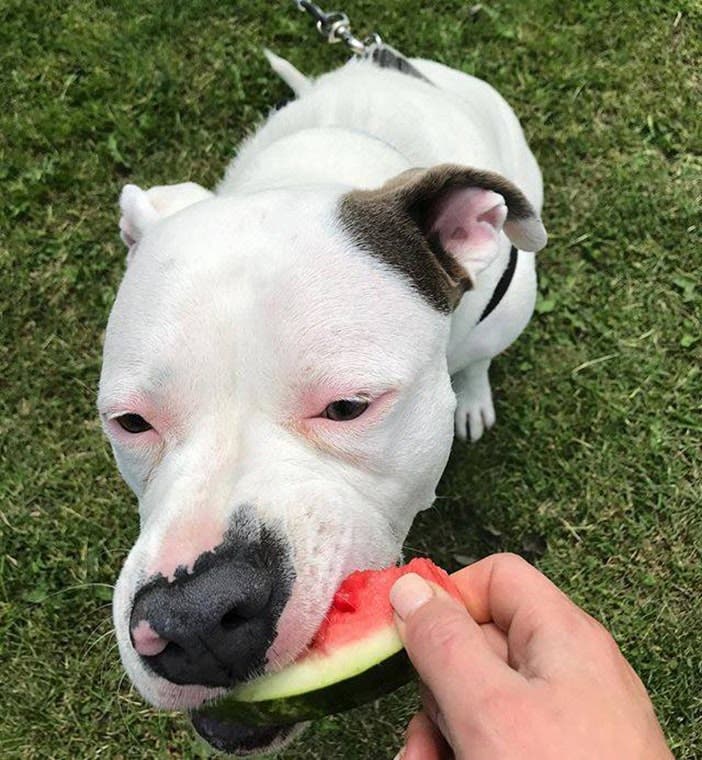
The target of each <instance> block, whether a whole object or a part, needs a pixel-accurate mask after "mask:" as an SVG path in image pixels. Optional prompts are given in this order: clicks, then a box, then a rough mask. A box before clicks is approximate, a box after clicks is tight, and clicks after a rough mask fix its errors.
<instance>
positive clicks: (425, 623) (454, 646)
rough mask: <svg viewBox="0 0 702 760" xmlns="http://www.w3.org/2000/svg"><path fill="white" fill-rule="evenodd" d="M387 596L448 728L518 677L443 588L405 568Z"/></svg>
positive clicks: (417, 667)
mask: <svg viewBox="0 0 702 760" xmlns="http://www.w3.org/2000/svg"><path fill="white" fill-rule="evenodd" d="M390 602H391V604H392V606H393V608H394V610H395V623H396V625H397V628H398V631H399V633H400V637H401V638H402V641H403V643H404V645H405V649H406V650H407V654H408V655H409V657H410V660H412V664H413V665H414V667H415V669H416V670H417V672H418V673H419V676H420V678H421V679H422V681H423V682H424V683H425V684H426V685H427V687H428V688H429V690H430V691H431V693H432V694H433V696H434V698H435V700H436V702H437V706H438V708H439V711H440V712H441V714H442V717H443V719H444V721H445V724H446V727H447V728H448V729H449V731H450V729H451V725H452V724H453V725H456V722H458V723H462V722H465V719H466V716H467V715H470V714H472V712H473V710H474V709H475V708H476V707H477V706H479V704H480V702H481V699H482V698H483V696H484V695H485V694H488V693H493V692H494V690H495V689H496V688H500V687H504V688H507V689H509V688H513V687H515V686H517V685H521V684H522V683H523V681H524V679H523V678H522V677H521V676H520V675H519V674H518V673H516V672H515V671H513V670H512V669H511V668H510V667H509V666H508V665H507V664H506V663H505V662H504V661H503V660H502V659H501V658H500V657H499V656H498V655H497V654H496V653H495V651H494V650H493V649H492V648H491V646H490V645H489V644H488V642H487V640H486V638H485V635H484V633H483V632H482V630H481V629H480V626H479V625H478V624H477V623H476V622H475V621H474V620H473V618H471V616H470V615H469V614H468V612H467V610H466V609H465V607H463V606H461V604H460V603H459V602H457V601H456V600H455V599H452V598H451V597H450V596H449V595H448V594H447V593H446V592H445V591H443V589H441V588H439V587H437V586H433V585H430V584H429V583H427V581H425V580H424V579H423V578H421V577H420V576H418V575H416V574H415V573H408V574H407V575H403V576H402V577H401V578H399V579H398V580H397V581H396V582H395V585H394V586H393V587H392V589H391V590H390Z"/></svg>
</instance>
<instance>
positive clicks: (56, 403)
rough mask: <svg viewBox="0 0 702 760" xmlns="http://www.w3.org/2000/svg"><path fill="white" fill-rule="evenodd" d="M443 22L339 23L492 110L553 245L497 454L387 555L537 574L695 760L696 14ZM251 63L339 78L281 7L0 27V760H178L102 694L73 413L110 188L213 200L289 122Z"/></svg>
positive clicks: (105, 304) (419, 8)
mask: <svg viewBox="0 0 702 760" xmlns="http://www.w3.org/2000/svg"><path fill="white" fill-rule="evenodd" d="M341 5H343V4H341ZM239 6H242V7H241V9H240V8H239ZM468 8H469V4H467V3H464V2H459V0H445V1H444V2H441V3H439V4H434V3H431V4H430V3H419V2H415V1H414V0H411V1H410V2H399V0H388V2H385V3H376V2H369V1H368V0H363V1H360V0H353V1H351V0H349V1H348V2H347V3H346V5H345V8H344V9H345V10H347V11H348V12H349V14H350V15H351V17H352V19H354V20H355V21H356V28H357V30H358V31H359V33H361V32H365V31H369V30H370V28H371V27H374V28H377V29H378V30H379V31H380V32H381V33H383V34H384V35H385V36H386V38H387V39H388V40H389V41H391V42H392V43H393V44H395V45H396V46H397V47H399V48H400V49H402V50H404V51H406V52H407V53H411V54H418V55H424V56H428V57H433V58H436V59H438V60H441V61H443V62H445V63H447V64H450V65H452V66H455V67H458V68H461V69H463V70H465V71H468V72H470V73H474V74H477V75H478V76H481V77H483V78H485V79H487V80H489V81H490V82H492V83H493V84H495V85H496V86H497V87H498V89H500V90H501V91H502V92H503V93H504V95H505V96H506V97H507V99H508V100H509V101H510V102H511V103H512V104H513V105H514V107H515V108H516V110H517V112H518V114H519V115H520V117H521V118H522V120H523V123H524V125H525V129H526V131H527V133H528V136H529V138H530V141H531V144H532V146H533V149H534V151H535V153H536V155H537V157H538V158H539V160H540V162H541V165H542V167H543V170H544V176H545V185H546V208H545V219H546V222H547V227H548V228H549V231H550V233H551V243H550V245H549V247H548V248H547V249H546V250H545V251H544V252H543V253H542V254H541V258H540V262H541V270H540V271H541V284H540V290H541V293H540V299H539V304H538V308H537V313H536V315H535V317H534V320H533V322H532V324H531V326H530V328H529V329H528V330H527V332H526V333H525V334H524V336H523V337H522V338H521V339H520V341H519V342H518V343H517V344H516V345H515V346H514V347H513V348H512V349H511V350H510V351H509V352H508V354H507V355H505V356H504V357H503V358H502V359H500V360H499V361H498V362H497V363H496V365H495V367H494V372H493V380H494V382H493V385H494V387H495V388H496V396H497V409H498V419H499V422H498V426H497V428H496V429H495V430H494V431H493V432H491V433H490V434H489V435H488V436H487V437H486V438H485V439H484V440H483V441H481V442H480V444H479V445H477V446H475V447H472V448H471V447H466V446H462V445H457V446H456V449H455V451H454V454H453V456H452V459H451V462H450V464H449V467H448V469H447V471H446V474H445V476H444V478H443V481H442V484H441V486H440V489H439V493H440V498H439V501H438V503H437V507H436V508H435V509H434V510H432V511H431V512H429V513H423V514H422V515H421V516H420V518H419V519H418V521H417V523H416V525H415V528H414V529H413V531H412V533H411V535H410V538H409V540H408V545H409V547H411V549H412V550H416V551H422V552H429V553H430V554H431V555H432V556H433V557H435V558H436V559H437V560H438V561H439V562H442V563H444V564H445V565H446V566H447V567H449V568H455V567H457V566H458V565H459V564H460V563H461V562H465V561H467V558H471V557H478V556H481V555H484V554H487V553H489V552H491V551H494V550H496V549H503V548H504V549H513V550H516V551H521V552H522V553H525V554H527V555H528V556H529V557H530V558H532V559H534V560H536V561H537V563H538V565H539V567H541V568H542V569H543V570H544V571H546V572H547V573H548V574H549V575H550V576H551V577H552V578H553V579H554V580H555V581H556V582H557V583H559V584H560V585H561V586H562V587H563V588H564V589H565V590H566V591H567V592H568V593H570V594H571V595H572V596H573V597H574V598H575V599H576V600H577V601H578V602H579V603H581V604H582V605H583V606H584V607H585V608H586V609H587V610H589V611H590V612H592V613H593V614H594V615H596V616H597V617H599V618H600V619H601V620H602V621H603V622H604V623H605V624H606V625H608V626H609V627H610V628H611V629H612V630H613V632H614V634H615V635H616V637H617V639H618V641H619V642H620V644H621V646H622V647H623V649H624V652H625V653H626V655H627V656H628V657H629V658H630V660H631V661H632V663H633V664H634V666H635V667H636V669H637V670H638V672H639V673H640V674H641V676H642V678H643V680H644V682H645V683H646V685H647V686H648V688H649V689H650V691H651V694H652V696H653V699H654V701H655V704H656V708H657V710H658V714H659V716H660V718H661V721H662V722H663V725H664V727H665V731H666V733H667V735H668V737H669V739H670V742H671V744H672V746H673V747H674V749H675V752H676V755H677V757H678V758H687V759H689V760H692V759H693V758H699V757H702V721H701V720H700V718H701V715H702V709H701V707H702V705H701V697H700V685H701V684H702V666H701V664H700V663H701V662H702V656H701V655H702V634H701V633H700V631H701V630H702V612H701V610H702V605H700V602H699V599H700V593H701V592H702V569H701V567H702V556H700V555H701V553H702V550H701V547H702V510H701V509H700V503H701V502H702V455H701V451H702V443H701V442H702V415H701V414H700V411H702V409H701V397H702V376H701V374H700V368H701V366H702V361H701V360H702V341H701V339H700V336H701V335H702V325H701V324H700V321H701V312H702V292H701V290H700V284H699V283H700V259H699V254H700V228H699V208H700V201H701V196H702V185H701V182H700V177H701V176H702V157H701V153H702V130H701V129H700V114H699V102H700V92H701V91H702V80H701V78H700V60H702V44H701V43H700V40H701V39H702V11H701V10H700V6H699V5H698V4H697V3H695V2H692V0H681V1H680V2H679V3H677V4H675V5H673V6H671V5H670V4H669V3H664V2H662V1H661V0H658V1H656V0H637V1H635V2H633V1H632V2H627V3H624V2H620V3H609V2H605V1H604V0H593V1H592V2H589V3H570V4H568V3H566V4H564V3H562V2H555V1H553V0H547V2H543V1H542V0H520V2H516V1H514V2H506V1H504V0H503V1H502V2H500V1H498V2H495V3H485V4H484V8H483V10H482V11H480V12H479V13H478V14H477V15H476V16H474V17H472V16H471V15H470V14H469V12H468ZM264 45H265V46H269V47H271V48H273V49H274V50H276V51H278V52H280V53H281V54H282V55H285V56H287V57H289V58H290V59H292V61H293V62H294V63H296V64H297V65H299V66H300V67H301V68H302V69H303V70H305V71H307V72H310V73H320V72H322V71H324V70H326V69H328V68H330V67H332V66H334V65H336V64H338V63H340V62H341V61H342V60H343V58H344V55H343V53H342V51H341V50H340V49H339V48H332V47H326V46H324V45H322V44H320V43H319V42H318V40H317V37H316V35H315V34H314V33H313V31H312V29H311V27H310V24H309V23H308V21H307V19H306V18H305V17H304V16H302V15H301V14H298V13H297V12H295V10H294V8H293V6H292V3H291V2H287V1H284V0H281V2H279V3H264V2H261V1H260V0H259V2H253V3H231V2H214V1H213V2H202V1H197V2H189V3H172V2H165V0H153V1H152V2H148V3H146V2H140V3H128V2H111V3H107V2H100V1H98V0H94V1H93V2H90V1H89V0H76V2H73V3H70V2H58V1H57V2H52V3H38V2H27V1H26V0H5V2H4V3H3V4H2V5H0V92H2V109H0V180H1V181H2V193H1V194H0V209H1V212H0V278H1V279H0V662H2V677H3V687H2V693H1V696H0V715H2V720H1V721H0V755H2V757H3V758H97V757H102V758H176V757H183V756H186V757H199V756H200V755H201V754H203V750H202V749H201V746H200V744H199V743H198V742H197V741H196V740H195V739H194V738H193V736H192V734H191V732H190V730H189V729H188V728H187V726H186V723H185V721H184V720H182V719H180V718H178V717H175V716H171V715H158V714H156V713H155V712H154V711H152V710H150V709H148V708H147V707H146V706H144V705H143V703H142V702H141V701H140V699H139V698H138V696H137V695H135V694H134V693H133V692H132V691H131V690H130V688H129V686H128V684H127V683H126V682H125V680H124V679H123V678H122V673H121V669H120V665H119V662H118V657H117V653H116V651H115V649H114V638H113V636H112V635H111V632H110V631H111V622H110V612H109V599H110V584H111V583H113V582H114V579H115V577H116V575H117V573H118V570H119V567H120V563H121V562H122V560H123V558H124V557H125V555H126V552H127V551H128V548H129V546H130V544H131V543H132V541H133V540H134V538H135V535H136V532H137V519H136V508H135V505H134V499H133V498H132V496H131V495H130V493H129V492H128V491H127V489H126V488H125V486H124V485H123V484H122V483H121V481H120V480H119V478H118V475H117V472H116V469H115V467H114V465H113V463H112V461H111V457H110V453H109V451H108V447H107V446H106V444H105V442H104V441H103V439H102V437H101V434H100V430H99V426H98V423H97V420H96V415H95V411H94V399H95V389H96V384H97V378H98V374H99V366H100V350H101V334H102V330H103V327H104V325H105V322H106V319H107V315H108V312H109V308H110V304H111V301H112V299H113V297H114V294H115V290H116V288H117V285H118V283H119V279H120V275H121V272H122V269H123V265H124V250H123V248H122V246H121V244H120V242H119V240H118V238H117V234H116V233H117V227H116V224H117V213H116V199H117V195H118V192H119V189H120V186H121V185H122V184H123V183H124V182H125V181H127V180H129V181H135V182H138V183H142V184H144V185H146V186H150V185H152V184H163V183H167V182H175V181H182V180H185V179H194V180H197V181H200V182H202V183H203V184H212V183H214V182H215V181H216V180H217V179H218V178H219V176H220V175H221V174H222V172H223V169H224V167H225V164H226V162H227V161H228V159H229V158H230V156H231V155H232V153H233V151H234V149H235V146H236V144H237V143H238V142H239V141H240V140H241V138H242V137H243V136H244V135H245V134H246V133H247V132H248V131H249V130H250V129H251V128H252V127H253V126H254V125H255V124H256V123H257V121H259V120H260V119H261V118H262V116H264V115H265V114H266V113H267V109H268V108H269V106H270V105H271V104H273V103H275V102H277V101H279V100H280V99H281V98H283V97H284V96H286V95H287V92H286V89H285V86H284V85H283V84H282V83H281V82H279V81H277V80H276V78H275V77H274V76H273V75H272V73H271V72H269V71H268V69H267V64H266V63H265V61H264V59H263V57H262V55H261V54H260V48H261V47H263V46H264ZM414 705H415V698H414V695H413V693H412V692H411V690H410V691H405V692H403V693H401V694H399V695H396V696H395V697H393V698H390V699H388V700H384V701H382V702H381V703H379V704H377V705H374V706H371V707H369V708H367V709H365V710H362V711H359V712H356V713H354V714H351V715H347V716H344V717H337V718H330V719H327V720H325V721H322V722H320V723H318V724H317V725H315V726H314V727H313V728H312V729H311V730H309V731H308V733H307V734H306V735H305V737H304V738H303V739H302V740H301V741H300V742H298V743H297V744H296V745H295V746H294V747H293V748H291V749H290V750H288V751H287V752H286V753H284V756H285V758H289V759H290V760H301V759H302V758H344V759H347V760H366V759H367V758H381V757H387V758H391V757H393V755H394V752H395V751H396V750H397V747H398V746H399V744H400V741H401V733H402V730H403V726H404V724H405V722H406V720H407V719H408V716H409V715H410V714H411V712H412V710H413V708H414Z"/></svg>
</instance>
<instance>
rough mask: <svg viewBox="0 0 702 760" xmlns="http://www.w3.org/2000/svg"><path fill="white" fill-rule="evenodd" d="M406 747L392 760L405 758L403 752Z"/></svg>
mask: <svg viewBox="0 0 702 760" xmlns="http://www.w3.org/2000/svg"><path fill="white" fill-rule="evenodd" d="M406 749H407V747H403V748H402V749H401V750H400V751H399V752H398V753H397V754H396V755H395V758H394V760H402V758H403V757H404V756H405V750H406Z"/></svg>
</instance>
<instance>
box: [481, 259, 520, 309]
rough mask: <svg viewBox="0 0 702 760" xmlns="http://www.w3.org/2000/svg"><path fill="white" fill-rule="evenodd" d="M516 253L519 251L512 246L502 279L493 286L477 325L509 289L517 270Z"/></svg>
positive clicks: (494, 307)
mask: <svg viewBox="0 0 702 760" xmlns="http://www.w3.org/2000/svg"><path fill="white" fill-rule="evenodd" d="M518 253H519V251H518V250H517V249H516V248H515V247H514V246H512V249H511V250H510V252H509V261H508V262H507V268H506V269H505V271H504V272H503V273H502V277H500V281H499V282H498V283H497V285H496V286H495V290H493V291H492V295H491V296H490V300H489V301H488V303H487V306H486V307H485V308H484V309H483V313H482V314H481V315H480V319H479V320H478V322H477V324H480V323H481V322H482V321H483V320H484V319H486V318H487V317H489V316H490V314H492V312H493V311H495V309H496V308H497V305H498V304H499V303H500V301H501V300H502V299H503V298H504V295H505V293H506V292H507V288H509V286H510V284H511V282H512V278H513V277H514V270H515V269H516V268H517V254H518Z"/></svg>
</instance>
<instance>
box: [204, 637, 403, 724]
mask: <svg viewBox="0 0 702 760" xmlns="http://www.w3.org/2000/svg"><path fill="white" fill-rule="evenodd" d="M415 678H416V673H415V671H414V668H413V667H412V664H411V662H410V660H409V657H408V656H407V653H406V652H405V650H404V649H403V648H402V642H401V641H400V639H399V636H398V635H397V631H396V630H395V627H394V625H392V626H389V627H387V628H383V629H381V630H380V631H377V632H375V633H374V634H372V635H370V636H369V637H367V638H366V639H363V640H360V641H357V642H354V643H352V644H347V645H345V646H342V647H339V649H337V650H336V651H335V652H333V653H332V654H330V655H326V656H324V655H315V656H313V657H309V658H307V659H303V660H301V661H299V662H297V663H293V664H292V665H290V666H288V667H287V668H285V669H283V670H281V671H279V672H277V673H271V674H269V675H264V676H262V677H260V678H257V679H255V680H253V681H249V682H248V683H245V684H242V685H241V686H238V687H236V688H235V689H233V690H232V691H231V692H230V693H229V694H226V695H225V696H224V697H222V698H221V699H219V700H217V701H214V702H210V703H208V704H206V705H204V706H203V707H201V708H199V709H198V710H197V712H198V713H199V714H203V715H206V716H208V717H211V718H215V719H216V720H221V721H231V722H236V723H243V724H244V725H252V726H267V725H280V726H283V725H289V724H293V723H300V722H303V721H308V720H316V719H318V718H322V717H324V716H325V715H333V714H335V713H340V712H345V711H346V710H351V709H352V708H354V707H359V706H360V705H363V704H366V703H368V702H372V701H374V700H376V699H379V698H380V697H382V696H385V695H386V694H389V693H390V692H392V691H395V690H396V689H398V688H400V687H401V686H404V685H405V684H407V683H409V682H410V681H412V680H414V679H415Z"/></svg>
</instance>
